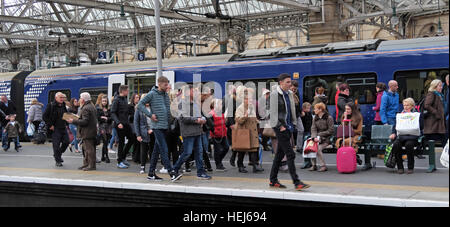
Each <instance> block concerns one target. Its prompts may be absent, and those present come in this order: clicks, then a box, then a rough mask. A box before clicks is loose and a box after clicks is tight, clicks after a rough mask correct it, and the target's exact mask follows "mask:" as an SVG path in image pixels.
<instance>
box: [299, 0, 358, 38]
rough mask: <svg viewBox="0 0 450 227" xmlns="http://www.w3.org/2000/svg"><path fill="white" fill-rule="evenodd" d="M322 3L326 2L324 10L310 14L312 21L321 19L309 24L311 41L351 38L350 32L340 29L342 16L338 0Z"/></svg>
mask: <svg viewBox="0 0 450 227" xmlns="http://www.w3.org/2000/svg"><path fill="white" fill-rule="evenodd" d="M345 1H347V0H345ZM322 4H324V5H323V7H322V10H323V12H318V13H312V14H310V15H309V17H310V18H309V20H310V21H321V22H313V23H310V24H309V26H308V27H309V37H310V40H311V41H310V43H311V44H318V43H332V42H341V41H347V40H349V37H350V34H348V33H347V32H343V31H341V30H339V23H340V21H341V18H340V14H339V12H340V9H339V5H340V4H338V0H323V2H322Z"/></svg>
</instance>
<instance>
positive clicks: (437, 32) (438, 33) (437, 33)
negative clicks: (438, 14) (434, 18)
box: [436, 18, 444, 36]
mask: <svg viewBox="0 0 450 227" xmlns="http://www.w3.org/2000/svg"><path fill="white" fill-rule="evenodd" d="M443 35H444V30H443V29H442V24H441V18H439V21H438V29H437V31H436V36H443Z"/></svg>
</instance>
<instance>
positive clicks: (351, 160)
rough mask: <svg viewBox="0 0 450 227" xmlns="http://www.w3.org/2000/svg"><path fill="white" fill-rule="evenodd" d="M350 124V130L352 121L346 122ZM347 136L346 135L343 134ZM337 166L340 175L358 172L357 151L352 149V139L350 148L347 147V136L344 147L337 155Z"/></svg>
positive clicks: (343, 142)
mask: <svg viewBox="0 0 450 227" xmlns="http://www.w3.org/2000/svg"><path fill="white" fill-rule="evenodd" d="M344 121H346V122H348V125H349V129H351V128H350V127H352V126H351V124H350V121H351V120H344ZM342 128H344V127H342ZM343 135H345V133H343ZM336 165H337V170H338V172H339V173H354V172H355V171H356V151H355V149H353V147H352V140H351V137H350V146H349V147H346V146H345V136H344V138H343V140H342V147H341V148H339V149H338V151H337V155H336Z"/></svg>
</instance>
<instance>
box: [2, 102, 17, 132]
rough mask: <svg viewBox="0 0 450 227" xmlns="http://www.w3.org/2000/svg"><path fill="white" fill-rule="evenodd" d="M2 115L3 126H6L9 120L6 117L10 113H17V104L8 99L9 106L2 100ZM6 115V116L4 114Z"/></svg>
mask: <svg viewBox="0 0 450 227" xmlns="http://www.w3.org/2000/svg"><path fill="white" fill-rule="evenodd" d="M0 111H1V112H0V117H1V119H0V120H1V123H2V126H6V124H8V122H9V121H8V120H6V119H5V117H6V116H8V115H10V114H17V109H16V105H15V104H14V102H13V101H11V100H8V106H6V105H5V103H3V102H0ZM3 115H4V116H3Z"/></svg>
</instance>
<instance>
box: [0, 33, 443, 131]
mask: <svg viewBox="0 0 450 227" xmlns="http://www.w3.org/2000/svg"><path fill="white" fill-rule="evenodd" d="M448 48H449V46H448V36H445V37H433V38H421V39H410V40H397V41H383V40H368V41H352V42H343V43H333V44H323V45H311V46H309V47H308V48H306V47H302V48H299V47H289V48H279V49H276V50H274V49H271V50H266V51H264V50H257V51H247V52H244V53H241V54H237V55H220V56H207V57H196V58H184V59H176V60H165V61H164V62H163V66H164V67H163V71H164V72H163V74H164V75H165V76H167V77H168V78H169V80H170V81H171V83H172V85H173V84H174V83H175V82H186V83H192V82H193V75H194V74H195V75H200V76H201V80H202V82H204V83H205V82H211V81H214V82H217V83H218V85H219V86H220V88H219V87H214V89H215V91H221V92H215V94H216V95H219V94H222V95H223V94H224V93H225V85H226V82H236V81H242V82H243V83H244V84H245V83H246V82H249V81H251V82H255V83H257V82H270V81H274V78H276V77H277V76H278V75H279V74H281V73H290V74H291V75H293V79H295V80H298V81H299V94H300V99H301V102H304V101H309V102H311V101H312V98H313V96H314V89H315V87H317V86H323V87H325V88H326V90H327V93H326V94H327V96H328V98H329V102H328V110H329V111H330V113H331V114H334V112H335V106H334V94H335V92H336V91H335V83H336V81H338V80H340V81H342V82H347V83H348V84H349V85H350V88H351V95H352V96H353V97H354V99H355V100H357V102H358V104H359V105H360V108H361V112H362V114H363V116H364V124H365V125H366V126H367V125H372V124H373V118H374V114H375V113H374V112H373V111H372V107H373V106H374V104H375V99H376V98H375V97H376V91H375V85H376V83H377V82H384V83H386V84H387V83H388V81H389V80H392V79H396V80H397V81H398V82H399V93H400V101H401V100H402V99H404V98H406V97H413V98H414V99H415V100H416V101H419V100H420V98H421V97H422V96H423V95H424V84H425V81H426V80H429V79H432V78H440V79H443V77H444V76H445V75H446V74H448V68H449V49H448ZM155 77H156V61H148V62H136V63H127V64H108V65H94V66H87V67H77V68H61V69H50V70H37V71H34V72H18V73H6V74H3V75H0V82H1V83H0V93H1V94H6V95H9V96H10V98H11V99H12V100H13V101H14V102H15V103H16V105H17V106H18V120H19V121H20V122H22V123H23V122H24V120H25V119H26V117H27V115H26V112H27V111H28V108H29V106H30V103H31V100H32V99H33V98H37V99H38V100H39V101H40V102H42V103H44V105H46V104H47V103H49V102H51V101H53V99H54V95H55V93H56V92H63V93H65V94H66V95H67V97H68V99H70V98H72V97H76V98H78V97H79V95H80V93H82V92H85V91H87V92H89V93H91V95H92V96H93V97H94V98H96V97H97V96H98V94H100V93H105V94H108V97H109V98H111V97H112V95H113V94H114V93H115V91H117V89H118V87H119V86H120V84H128V85H129V87H130V96H131V95H132V94H133V93H139V94H142V93H146V92H148V91H149V90H150V89H151V87H152V86H154V84H155V79H156V78H155ZM21 94H23V96H22V95H21ZM365 128H366V129H369V128H370V127H365Z"/></svg>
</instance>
